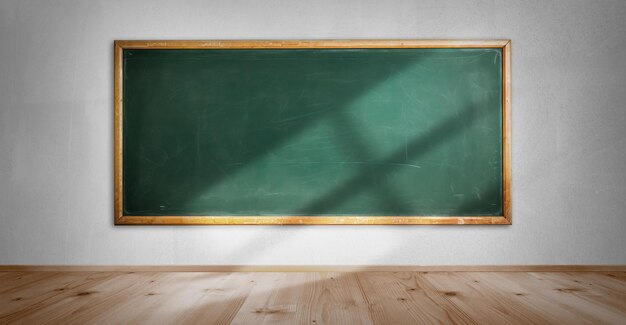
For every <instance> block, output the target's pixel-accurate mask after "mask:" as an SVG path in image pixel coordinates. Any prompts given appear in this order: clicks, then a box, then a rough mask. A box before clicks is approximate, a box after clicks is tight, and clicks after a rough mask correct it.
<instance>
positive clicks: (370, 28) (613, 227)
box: [0, 0, 626, 265]
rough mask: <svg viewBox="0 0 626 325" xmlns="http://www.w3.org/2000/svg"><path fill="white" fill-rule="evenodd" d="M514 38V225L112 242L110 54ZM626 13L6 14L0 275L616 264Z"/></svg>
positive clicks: (311, 8) (486, 8)
mask: <svg viewBox="0 0 626 325" xmlns="http://www.w3.org/2000/svg"><path fill="white" fill-rule="evenodd" d="M257 38H265V39H289V38H301V39H316V38H510V39H512V40H513V223H514V224H513V225H512V226H212V227H211V226H201V227H169V226H167V227H155V226H153V227H148V226H146V227H143V226H141V227H121V226H118V227H115V226H113V156H112V154H113V132H112V131H113V120H112V117H113V113H112V112H113V101H112V99H113V80H112V79H113V78H112V76H113V71H112V68H113V57H112V54H113V47H112V45H113V40H114V39H257ZM625 138H626V1H619V0H618V1H569V0H568V1H565V0H564V1H546V0H541V1H495V0H494V1H442V0H439V1H437V0H432V1H390V0H386V1H382V0H381V1H374V0H369V1H367V0H363V1H357V0H350V1H338V0H323V1H310V0H301V1H291V0H269V1H242V0H231V1H225V0H224V1H129V0H122V1H118V0H115V1H113V0H107V1H78V0H77V1H44V0H41V1H17V0H16V1H12V0H9V1H6V0H3V1H0V264H64V263H68V264H429V265H430V264H435V265H442V264H555V263H566V264H626V140H625Z"/></svg>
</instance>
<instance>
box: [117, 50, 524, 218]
mask: <svg viewBox="0 0 626 325" xmlns="http://www.w3.org/2000/svg"><path fill="white" fill-rule="evenodd" d="M306 48H499V49H502V55H503V60H502V68H503V70H502V78H503V80H502V87H503V94H502V95H503V99H502V113H503V121H502V122H503V123H502V126H503V130H502V131H503V132H502V135H503V166H502V168H503V183H502V186H503V213H502V214H503V215H502V216H471V217H470V216H466V217H462V216H361V217H345V216H273V217H261V216H158V217H154V216H125V215H124V211H123V196H122V193H123V191H124V189H123V175H122V170H123V168H122V164H123V150H122V138H123V132H122V130H123V128H122V121H123V105H122V103H123V87H122V83H123V78H122V76H123V51H124V49H306ZM510 111H511V41H510V40H506V39H504V40H500V39H496V40H437V39H432V40H415V39H413V40H411V39H388V40H370V39H360V40H359V39H356V40H116V41H115V42H114V119H115V122H114V128H115V130H114V134H115V141H114V143H115V145H114V170H115V171H114V183H115V185H114V192H115V193H114V223H115V224H116V225H298V224H307V225H477V224H480V225H510V224H512V217H511V214H512V209H511V113H510Z"/></svg>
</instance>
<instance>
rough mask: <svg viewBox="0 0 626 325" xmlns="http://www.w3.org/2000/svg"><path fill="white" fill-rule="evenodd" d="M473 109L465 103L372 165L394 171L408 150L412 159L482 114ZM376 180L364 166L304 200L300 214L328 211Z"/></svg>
mask: <svg viewBox="0 0 626 325" xmlns="http://www.w3.org/2000/svg"><path fill="white" fill-rule="evenodd" d="M475 110H476V105H475V104H470V105H468V106H466V107H465V108H464V109H463V110H461V111H460V112H459V113H458V115H455V116H451V117H449V118H447V119H446V120H444V121H443V122H442V123H440V124H439V125H437V126H436V127H435V128H433V129H432V130H428V132H427V133H426V134H425V135H423V136H421V137H417V138H415V139H414V140H412V141H411V142H410V143H408V144H407V146H406V148H405V147H402V148H398V149H397V150H396V151H394V152H393V153H391V154H390V155H388V156H387V157H385V158H383V159H381V160H379V161H377V162H376V164H385V165H388V171H389V172H393V171H394V170H397V169H398V168H400V166H399V164H398V163H401V162H404V161H405V160H406V158H407V152H408V153H410V154H408V157H410V158H412V159H413V160H414V159H415V158H418V157H419V156H421V155H424V154H426V153H427V152H428V151H430V150H432V149H434V148H436V147H437V146H439V145H441V144H443V143H444V142H445V141H446V140H448V139H450V138H452V137H453V136H454V135H455V134H457V133H459V132H460V131H461V130H463V128H465V127H467V126H469V125H470V124H472V123H474V122H476V121H477V120H478V119H480V118H481V117H484V116H485V115H483V114H475V113H474V111H475ZM376 181H377V178H376V177H373V176H372V169H371V168H368V167H367V166H365V167H363V168H362V169H361V171H360V172H358V173H357V174H356V175H354V176H353V177H352V178H350V179H349V180H347V181H346V182H344V183H342V184H341V185H339V186H337V187H335V188H334V189H333V190H331V191H328V192H327V193H326V194H325V195H323V196H321V197H318V198H317V199H315V200H313V201H312V202H310V203H308V204H307V205H306V206H305V207H304V208H302V209H301V213H303V214H309V213H310V214H321V213H323V212H324V211H328V210H331V209H332V208H334V207H336V206H338V205H339V204H341V203H342V202H344V201H345V200H346V199H347V198H349V197H351V196H353V195H355V194H357V193H358V192H360V191H363V190H365V189H368V188H375V187H376V186H378V185H379V184H378V183H376Z"/></svg>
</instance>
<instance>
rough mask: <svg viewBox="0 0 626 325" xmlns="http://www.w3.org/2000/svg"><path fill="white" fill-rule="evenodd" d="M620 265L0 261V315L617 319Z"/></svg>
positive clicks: (206, 320)
mask: <svg viewBox="0 0 626 325" xmlns="http://www.w3.org/2000/svg"><path fill="white" fill-rule="evenodd" d="M625 302H626V272H624V271H621V272H409V271H406V272H263V273H255V272H85V271H76V272H33V271H31V272H19V271H9V272H2V271H0V324H14V323H26V324H41V323H55V324H154V323H159V324H197V323H202V324H432V323H445V324H559V323H567V324H624V323H625V322H626V303H625Z"/></svg>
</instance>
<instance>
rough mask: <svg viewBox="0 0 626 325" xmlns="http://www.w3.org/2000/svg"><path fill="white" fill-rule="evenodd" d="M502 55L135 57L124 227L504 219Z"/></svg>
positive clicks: (130, 58) (127, 80)
mask: <svg viewBox="0 0 626 325" xmlns="http://www.w3.org/2000/svg"><path fill="white" fill-rule="evenodd" d="M502 55H503V53H502V49H501V48H368V49H359V48H321V49H315V48H313V49H124V50H123V66H122V68H123V88H122V91H123V115H122V119H123V124H122V125H123V129H122V132H123V140H122V146H123V148H122V150H123V163H122V169H123V173H122V175H123V184H122V185H123V199H122V201H123V215H124V216H154V217H158V216H259V217H262V216H311V217H316V216H320V217H323V216H343V217H346V218H349V217H363V216H457V217H467V216H502V215H503V208H504V207H503V204H504V199H503V107H502V106H503V62H502V60H503V59H502Z"/></svg>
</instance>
